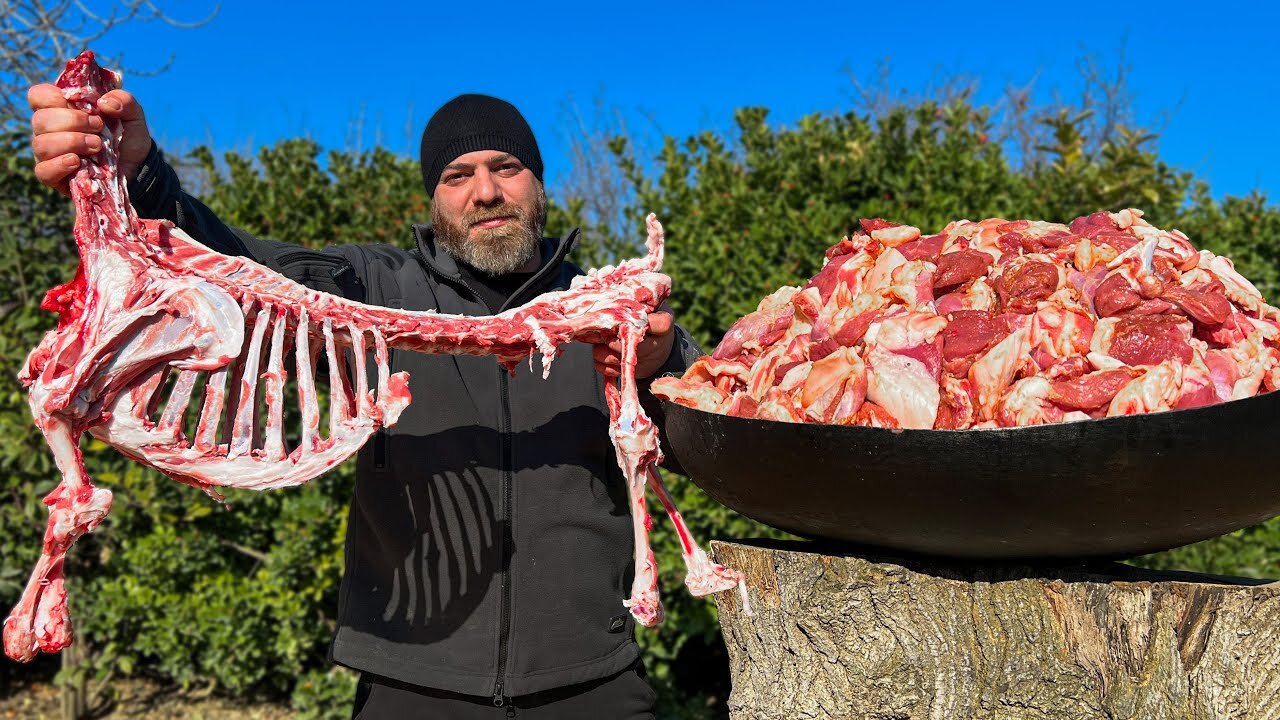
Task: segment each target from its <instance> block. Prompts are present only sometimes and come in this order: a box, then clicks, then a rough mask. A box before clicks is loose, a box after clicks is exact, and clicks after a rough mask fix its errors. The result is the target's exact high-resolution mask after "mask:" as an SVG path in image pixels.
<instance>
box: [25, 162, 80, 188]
mask: <svg viewBox="0 0 1280 720" xmlns="http://www.w3.org/2000/svg"><path fill="white" fill-rule="evenodd" d="M79 168H80V156H79V155H60V156H58V157H56V158H53V159H51V160H45V161H44V162H41V163H36V168H35V171H36V179H37V180H39V181H40V182H41V184H43V185H47V186H49V187H51V188H54V189H56V190H57V191H58V192H60V193H62V194H63V195H66V194H68V192H69V188H68V187H67V180H68V179H69V178H70V177H71V175H72V174H73V173H74V172H75V171H76V170H78V169H79Z"/></svg>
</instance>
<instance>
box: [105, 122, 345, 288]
mask: <svg viewBox="0 0 1280 720" xmlns="http://www.w3.org/2000/svg"><path fill="white" fill-rule="evenodd" d="M128 189H129V200H130V201H131V202H132V203H133V208H134V210H135V211H137V213H138V215H139V216H141V217H144V218H148V219H153V220H169V221H171V222H173V224H175V225H177V226H178V227H179V228H181V229H182V230H183V231H184V232H186V233H187V234H188V235H190V236H191V237H193V238H195V239H196V241H198V242H200V243H201V244H203V245H205V246H206V247H208V248H210V249H212V250H215V251H217V252H220V253H222V254H223V255H236V256H240V257H247V258H249V259H250V260H253V261H254V262H257V263H261V264H263V265H266V266H267V267H269V268H271V269H272V270H275V271H276V272H278V273H280V274H282V275H284V276H285V277H288V278H289V279H291V280H293V281H295V282H298V283H301V284H302V285H306V286H307V287H310V288H312V289H314V290H321V291H324V292H328V293H333V294H336V295H341V296H343V297H347V298H350V299H352V300H358V301H362V302H363V301H364V300H365V297H364V288H363V282H362V280H363V278H364V276H365V271H366V268H365V267H364V264H365V263H364V262H362V261H363V259H364V257H365V256H364V253H362V252H360V251H359V249H358V248H355V247H353V246H345V247H331V248H326V249H324V250H312V249H308V248H304V247H302V246H301V245H296V244H293V243H287V242H281V241H279V240H270V239H267V238H257V237H254V236H253V235H250V234H249V233H248V232H245V231H244V230H241V229H240V228H233V227H231V226H229V225H227V224H226V223H224V222H223V221H222V220H221V219H220V218H219V217H218V216H217V215H216V214H214V212H213V211H212V210H210V209H209V208H208V207H207V206H206V205H205V204H204V203H202V202H200V201H199V200H197V199H195V198H194V197H192V196H190V195H188V194H187V193H186V192H184V191H183V189H182V184H181V182H180V181H179V180H178V174H177V173H176V172H174V170H173V167H171V166H170V165H169V163H168V162H166V161H165V159H164V154H163V153H161V152H160V148H159V147H157V146H156V144H155V142H154V141H152V143H151V150H150V152H148V153H147V158H146V160H144V161H143V163H142V166H141V167H140V168H139V169H138V175H137V177H136V178H135V179H133V180H130V181H129V186H128ZM348 270H349V271H352V272H349V273H347V272H346V271H348Z"/></svg>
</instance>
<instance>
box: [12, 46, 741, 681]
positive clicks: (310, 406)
mask: <svg viewBox="0 0 1280 720" xmlns="http://www.w3.org/2000/svg"><path fill="white" fill-rule="evenodd" d="M58 86H59V87H60V88H62V90H63V94H64V95H65V97H66V98H67V100H68V101H69V104H70V105H71V106H72V107H74V108H77V109H80V110H84V111H86V112H89V113H94V114H96V112H97V111H96V101H97V99H98V97H100V96H101V95H102V94H103V93H106V92H108V91H110V90H112V89H114V88H117V87H119V86H120V77H119V75H118V74H116V73H114V72H112V71H109V70H105V69H102V68H99V67H98V66H97V64H96V63H95V62H94V56H93V53H92V52H89V51H86V52H85V53H83V54H82V55H80V57H78V58H76V59H74V60H72V61H71V62H69V63H68V64H67V68H66V71H65V72H63V74H62V76H61V77H59V79H58ZM103 119H104V121H105V125H106V127H105V128H104V130H103V131H102V140H103V146H104V149H103V150H102V151H101V152H99V153H98V154H97V155H95V156H93V157H91V158H88V159H86V160H84V161H82V162H81V166H80V170H79V171H78V172H77V173H76V175H75V177H74V179H73V180H72V181H71V196H72V200H73V201H74V204H75V209H76V222H75V237H76V244H77V246H78V249H79V252H80V259H81V261H80V267H79V269H78V271H77V273H76V277H75V279H73V280H72V281H71V282H69V283H66V284H64V285H61V286H58V287H56V288H54V289H52V290H50V291H49V293H48V295H47V296H46V297H45V300H44V302H43V303H42V305H41V306H42V307H44V308H46V309H48V310H52V311H55V312H57V313H59V322H58V327H57V329H56V330H52V331H50V332H49V333H48V334H46V335H45V337H44V338H43V340H41V342H40V344H39V345H38V346H37V347H36V348H35V349H34V350H33V351H32V352H31V354H30V355H29V356H28V358H27V362H26V365H25V367H24V368H23V370H22V372H21V373H20V374H19V379H20V380H21V381H22V382H23V383H24V384H25V385H27V386H28V387H29V389H30V390H29V396H28V401H29V404H30V407H31V412H32V415H33V417H34V419H35V423H36V425H37V426H38V427H39V428H40V430H41V432H43V433H44V435H45V438H46V440H47V441H48V443H49V447H50V449H51V450H52V451H53V455H54V459H55V461H56V463H57V465H58V469H59V471H60V472H61V473H62V475H63V480H62V482H61V483H60V484H59V485H58V486H57V488H55V489H54V490H53V492H51V493H50V494H49V495H48V496H47V497H46V498H45V500H44V502H45V504H46V505H48V506H49V523H48V527H47V529H46V531H45V536H44V546H43V551H42V554H41V557H40V560H39V561H38V563H37V565H36V567H35V569H34V571H33V572H32V574H31V578H30V580H29V581H28V584H27V587H26V589H25V591H24V592H23V595H22V598H21V599H20V601H19V602H18V604H17V606H16V607H15V608H14V610H13V612H12V614H10V615H9V617H8V618H7V619H6V620H5V624H4V649H5V653H6V654H7V655H8V656H9V657H11V658H13V659H15V660H19V661H23V662H26V661H29V660H31V659H32V658H33V657H34V656H35V655H36V653H37V651H44V652H54V651H57V650H60V649H62V648H63V647H66V646H67V645H69V644H70V643H71V642H72V640H73V631H72V626H71V620H70V615H69V612H68V608H67V596H66V588H65V586H64V577H63V558H64V557H65V555H66V553H67V550H68V549H69V548H70V546H71V544H72V543H74V542H75V541H76V539H77V538H79V537H80V536H81V535H83V534H85V533H87V532H89V531H91V530H93V529H94V528H95V527H97V526H98V524H99V523H101V522H102V520H103V519H104V518H105V517H106V516H107V513H108V512H109V511H110V509H111V493H110V491H108V490H106V489H103V488H97V487H94V486H93V484H92V483H91V482H90V480H89V477H88V475H87V474H86V472H85V468H84V463H83V459H82V456H81V453H80V449H79V440H80V437H81V435H82V434H83V433H84V432H86V431H88V432H89V433H90V434H91V435H93V436H95V437H97V438H99V439H101V440H103V441H104V442H106V443H108V444H110V445H112V446H114V447H115V448H116V449H118V450H120V451H121V452H123V453H124V454H125V455H127V456H129V457H131V458H133V459H134V460H136V461H138V462H140V463H142V464H144V465H148V466H150V467H154V468H156V469H158V470H160V471H161V472H163V473H165V474H166V475H169V476H170V477H172V478H174V479H176V480H179V481H181V482H184V483H187V484H189V485H193V486H195V487H198V488H200V489H202V490H204V491H205V492H207V493H208V494H209V495H211V496H212V497H214V498H216V499H221V495H219V494H218V492H217V490H216V488H217V487H236V488H248V489H254V490H265V489H269V488H279V487H288V486H292V485H300V484H302V483H305V482H307V481H309V480H311V479H313V478H315V477H317V476H318V475H320V474H322V473H324V472H325V471H327V470H329V469H331V468H333V467H334V466H336V465H338V464H339V463H341V462H342V461H343V460H345V459H346V458H348V457H350V456H351V455H352V454H353V453H355V452H356V451H357V450H359V449H360V447H361V446H363V445H364V443H365V442H366V441H367V440H368V439H369V437H370V436H372V435H373V433H374V432H376V431H377V430H378V429H379V428H381V427H387V426H390V425H393V424H394V423H395V422H396V420H397V418H398V417H399V415H400V412H401V411H402V410H403V409H404V408H405V407H406V406H407V405H408V403H409V401H410V396H409V388H408V376H407V374H406V373H403V372H400V373H395V374H391V373H390V368H389V365H388V349H390V348H395V349H402V350H412V351H417V352H425V353H451V354H465V355H492V356H494V357H495V358H497V360H498V361H499V362H500V363H502V364H503V365H505V366H507V367H508V368H514V367H515V365H516V364H517V363H518V362H520V361H521V360H523V359H525V358H528V359H529V361H530V362H532V356H533V354H534V353H535V352H536V353H539V354H541V356H542V359H543V368H544V369H543V376H544V377H546V375H547V373H548V372H549V370H550V366H551V363H552V361H553V360H554V359H555V356H556V353H557V348H558V347H559V346H560V345H562V344H564V343H567V342H573V341H578V342H587V343H600V342H608V341H610V340H612V339H613V338H615V337H617V338H620V339H621V341H622V347H623V353H622V355H623V357H622V373H621V377H620V378H619V381H618V383H617V385H614V384H612V383H610V384H608V385H607V386H606V387H607V391H606V395H607V401H608V405H609V409H610V422H611V427H610V436H611V438H612V440H613V442H614V445H615V448H616V450H617V455H618V463H619V465H620V466H621V467H622V469H623V471H624V473H625V475H626V478H627V486H628V487H627V489H628V496H629V499H630V504H631V512H632V516H633V522H634V523H635V539H636V546H635V581H634V583H633V585H632V589H631V597H630V599H628V600H627V601H626V602H625V604H626V606H627V607H628V608H630V611H631V613H632V615H633V616H635V618H636V620H637V621H638V622H640V623H641V624H643V625H645V626H652V625H654V624H656V623H658V622H659V621H661V619H662V616H663V611H662V606H661V602H660V600H659V597H658V590H657V568H656V564H655V562H654V558H653V552H652V550H651V549H650V547H649V541H648V530H649V527H650V525H651V520H650V518H649V515H648V512H647V511H646V509H645V502H644V492H645V488H646V486H647V487H649V488H652V489H653V490H654V492H655V493H656V494H657V495H658V497H659V499H660V500H661V502H662V504H663V506H664V507H665V508H666V509H667V512H668V514H669V515H670V517H671V519H672V521H673V523H674V524H675V526H676V530H677V532H678V534H679V536H680V540H681V544H682V548H683V554H684V559H685V563H686V565H687V567H688V575H687V577H686V585H687V586H688V587H689V590H690V592H691V593H692V594H693V595H695V596H703V595H706V594H709V593H712V592H718V591H720V590H725V589H729V588H732V587H734V586H735V585H737V586H738V587H739V590H740V591H743V586H742V576H741V574H740V573H738V572H736V571H733V570H731V569H728V568H725V567H724V566H721V565H717V564H714V563H712V562H711V561H710V560H709V559H708V558H707V556H706V553H704V552H703V551H702V549H701V548H700V547H698V545H697V543H696V542H694V541H693V540H692V539H691V536H690V534H689V530H688V528H687V527H686V526H685V524H684V522H683V520H682V519H681V517H680V514H679V512H678V511H677V510H676V509H675V506H674V504H673V503H672V502H671V498H670V495H669V494H668V493H667V491H666V488H665V487H664V486H663V482H662V478H661V476H660V475H659V473H658V470H657V467H656V465H657V463H658V462H660V461H661V460H662V453H661V450H660V449H659V445H658V434H657V430H656V428H655V427H654V425H653V423H652V421H651V420H650V419H649V418H648V417H647V416H646V415H645V413H644V411H643V410H642V409H641V407H640V403H639V398H638V394H637V393H638V388H637V385H636V377H635V363H636V346H637V345H638V344H639V342H640V341H641V340H642V339H643V338H644V334H645V331H646V329H647V327H648V320H647V318H648V315H649V313H651V312H653V311H654V309H655V308H657V307H658V305H659V304H661V303H662V301H663V300H665V299H666V297H667V295H668V294H669V293H670V290H671V281H670V278H668V277H667V276H666V275H663V274H662V273H661V272H660V271H661V268H662V259H663V234H662V226H661V225H660V224H659V223H658V221H657V219H656V218H655V217H654V216H653V215H649V216H648V218H647V227H648V238H647V241H646V247H647V249H648V253H647V255H646V256H645V257H642V258H637V259H633V260H627V261H624V262H622V263H620V264H619V265H618V266H617V267H604V268H600V269H598V270H592V271H591V272H589V273H588V274H587V275H585V276H582V277H578V278H575V279H574V281H573V283H572V286H571V287H570V289H568V290H564V291H558V292H552V293H546V294H544V295H542V296H539V297H538V298H535V299H534V300H533V301H531V302H530V303H528V304H527V305H524V306H522V307H519V308H513V309H511V310H508V311H506V312H503V313H501V314H499V315H494V316H491V317H466V316H457V315H445V314H439V313H434V312H429V311H427V312H410V311H404V310H393V309H389V308H383V307H374V306H370V305H364V304H361V303H357V302H352V301H350V300H346V299H343V298H339V297H337V296H334V295H329V294H325V293H321V292H317V291H314V290H310V289H308V288H306V287H304V286H302V285H299V284H297V283H294V282H292V281H290V280H288V279H286V278H284V277H283V276H281V275H279V274H277V273H275V272H273V271H271V270H269V269H267V268H266V267H264V266H262V265H259V264H258V263H255V262H253V261H252V260H249V259H247V258H242V257H229V256H226V255H222V254H219V253H216V252H214V251H212V250H210V249H208V248H206V247H205V246H203V245H201V244H200V243H199V242H196V241H195V240H194V239H192V238H191V237H190V236H188V235H187V234H186V233H184V232H183V231H182V230H181V229H179V228H177V227H175V226H174V225H173V224H172V223H170V222H168V221H157V220H143V219H140V218H138V217H137V215H136V213H135V212H134V210H133V208H132V206H131V205H130V204H129V200H128V195H127V193H126V189H125V181H124V179H123V178H122V177H120V175H119V174H118V172H117V152H118V151H117V145H118V142H119V133H120V126H119V123H118V121H115V120H112V119H110V118H105V117H104V118H103ZM369 338H372V351H373V356H374V366H375V367H374V368H372V370H373V371H374V372H375V373H376V382H374V383H371V382H370V379H369V370H370V368H368V367H367V360H366V354H367V353H368V351H369V346H368V344H367V343H368V340H369ZM246 339H247V340H248V342H247V343H246ZM290 346H292V349H293V355H294V359H295V362H296V364H295V368H294V369H295V371H296V375H295V377H296V378H297V384H298V404H299V407H300V408H301V413H302V423H301V433H300V438H299V439H300V441H299V443H298V445H297V447H294V448H292V450H290V449H288V448H287V447H286V440H285V436H284V422H283V410H284V403H285V399H284V385H285V377H286V372H287V371H286V369H285V364H286V362H285V355H286V353H287V351H288V348H289V347H290ZM321 349H323V352H324V358H325V360H326V365H327V368H328V375H327V379H328V383H329V390H330V393H329V425H328V435H327V437H326V436H324V434H323V433H322V432H321V431H320V420H321V417H320V416H321V412H320V407H319V396H318V393H317V390H316V387H315V377H314V375H315V367H316V353H317V352H319V351H321ZM264 354H265V355H266V363H265V370H262V366H263V359H264V358H263V355H264ZM170 373H177V375H176V378H174V379H173V382H172V385H171V389H170V390H169V397H168V401H167V402H163V401H164V398H163V397H162V396H163V395H164V392H165V390H164V389H165V387H166V382H167V380H168V379H169V375H170ZM202 374H203V375H204V377H203V383H204V394H203V399H202V401H201V403H200V408H199V415H198V420H197V421H196V422H195V431H194V433H192V435H191V436H190V437H188V435H187V433H186V432H185V431H184V429H185V427H186V425H187V422H186V418H187V413H188V411H189V407H190V404H191V401H192V398H193V397H194V396H195V395H196V391H197V389H198V387H199V384H200V381H201V380H202V378H201V375H202ZM259 378H261V379H262V381H263V382H262V384H263V393H264V397H263V398H262V400H263V404H264V405H265V413H262V412H259V402H258V384H259V383H258V380H259ZM353 380H354V382H353ZM371 384H374V385H376V389H375V388H372V387H370V385H371ZM228 385H229V386H230V387H228ZM161 406H163V408H164V409H163V412H162V413H161V414H160V415H159V419H158V420H152V418H154V417H155V416H156V413H157V411H158V410H159V408H160V407H161ZM264 415H265V423H263V419H264V418H263V416H264ZM744 599H745V597H744Z"/></svg>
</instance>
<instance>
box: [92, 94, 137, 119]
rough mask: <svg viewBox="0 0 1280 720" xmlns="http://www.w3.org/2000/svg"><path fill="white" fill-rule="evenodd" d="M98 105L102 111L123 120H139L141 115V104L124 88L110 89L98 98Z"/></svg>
mask: <svg viewBox="0 0 1280 720" xmlns="http://www.w3.org/2000/svg"><path fill="white" fill-rule="evenodd" d="M98 107H99V108H101V109H102V112H104V113H106V114H108V115H110V116H112V117H117V118H120V119H121V120H124V121H125V122H129V121H131V120H141V119H142V117H143V115H142V104H141V103H139V102H138V99H137V98H135V97H134V96H133V94H132V93H130V92H128V91H125V90H112V91H111V92H109V93H107V94H105V95H103V96H102V97H100V98H98Z"/></svg>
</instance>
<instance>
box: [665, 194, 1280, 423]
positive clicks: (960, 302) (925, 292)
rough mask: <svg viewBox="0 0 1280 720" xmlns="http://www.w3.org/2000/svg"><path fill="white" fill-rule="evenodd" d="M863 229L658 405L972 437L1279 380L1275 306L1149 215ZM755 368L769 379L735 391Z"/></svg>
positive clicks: (671, 387) (1157, 406)
mask: <svg viewBox="0 0 1280 720" xmlns="http://www.w3.org/2000/svg"><path fill="white" fill-rule="evenodd" d="M861 224H862V231H861V232H858V233H855V234H854V235H852V236H850V237H846V238H843V239H841V240H840V242H838V243H836V244H835V245H833V246H832V247H831V248H830V249H829V250H827V253H826V258H827V260H826V263H825V264H824V266H823V268H822V270H821V271H819V272H818V274H817V275H816V276H815V277H814V278H813V279H812V280H810V281H809V282H808V283H806V284H804V285H803V286H800V287H783V288H781V289H779V290H778V291H777V292H775V293H773V294H771V295H769V296H768V297H766V298H764V299H763V300H762V301H761V302H760V305H759V308H758V309H757V310H756V311H755V312H753V313H751V314H749V315H747V316H746V317H744V318H742V320H740V321H738V322H737V323H736V324H734V326H733V328H732V329H731V330H730V332H729V334H728V335H726V337H725V340H724V341H723V342H721V343H720V345H719V347H717V348H716V350H715V353H714V358H715V359H716V362H717V364H716V365H703V364H701V363H699V364H697V365H695V367H696V368H698V371H697V372H694V371H693V370H692V369H691V370H690V372H688V373H686V374H685V375H684V377H682V378H662V379H659V380H658V381H657V382H655V383H654V386H653V387H654V392H655V393H657V394H658V395H660V396H662V397H665V398H666V399H668V400H670V401H672V402H676V403H680V404H683V405H687V406H690V407H695V408H700V409H703V410H707V411H710V412H719V413H726V414H730V415H735V416H738V417H748V418H749V417H755V418H759V419H767V420H779V421H784V422H814V423H828V424H858V425H867V426H872V427H891V428H902V429H938V430H965V429H973V428H979V429H980V428H993V427H1012V426H1021V425H1036V424H1043V423H1057V422H1073V421H1083V420H1089V419H1093V418H1098V417H1104V416H1107V415H1122V414H1123V415H1132V414H1139V413H1148V412H1159V411H1165V410H1172V409H1183V408H1192V407H1202V406H1204V405H1210V404H1213V403H1218V402H1226V401H1228V400H1233V399H1240V398H1244V397H1249V396H1251V395H1255V394H1257V393H1258V392H1260V391H1273V390H1276V389H1277V386H1278V385H1280V310H1277V309H1276V308H1275V307H1272V306H1271V305H1268V304H1267V303H1266V302H1264V301H1263V298H1262V295H1261V293H1259V292H1258V290H1257V288H1256V287H1254V286H1253V284H1252V283H1250V282H1249V281H1248V280H1247V279H1245V278H1244V277H1242V276H1241V275H1240V274H1239V273H1238V272H1236V270H1235V267H1234V265H1233V264H1232V262H1231V261H1230V260H1228V259H1227V258H1224V257H1219V256H1216V255H1214V254H1212V253H1210V252H1208V251H1205V250H1197V249H1196V248H1195V247H1194V246H1192V244H1191V242H1190V240H1189V239H1188V238H1187V236H1186V235H1184V234H1182V233H1181V232H1178V231H1177V230H1171V231H1164V230H1160V229H1158V228H1156V227H1153V226H1152V225H1151V224H1149V223H1147V222H1146V221H1144V220H1143V219H1142V213H1141V212H1140V211H1138V210H1133V209H1130V210H1122V211H1120V212H1118V213H1107V212H1099V213H1094V214H1092V215H1089V216H1086V217H1082V218H1077V219H1076V220H1074V221H1072V222H1071V223H1070V225H1058V224H1054V223H1047V222H1038V221H1036V222H1033V221H1027V220H1018V221H1014V222H1008V221H1006V220H1003V219H1000V218H992V219H989V220H983V221H982V222H978V223H973V222H969V221H967V220H961V221H957V222H953V223H950V224H948V225H947V226H946V227H945V228H943V229H942V231H941V232H940V233H938V234H937V235H932V236H929V237H927V238H921V237H920V231H919V230H917V229H916V228H912V227H907V226H899V225H894V224H893V223H889V222H887V221H884V220H880V219H875V220H864V221H862V223H861ZM935 295H936V297H935ZM837 353H838V354H837ZM782 360H785V362H783V361H782ZM729 368H732V372H730V371H729V370H728V369H729ZM761 369H763V370H765V373H763V375H767V376H768V377H771V378H772V383H767V382H766V383H761V382H754V383H752V384H747V383H746V382H744V381H743V380H742V378H753V379H758V378H760V377H762V373H761V372H759V371H760V370H761ZM708 387H711V388H714V393H709V392H708V391H707V389H708ZM748 401H749V402H748Z"/></svg>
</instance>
